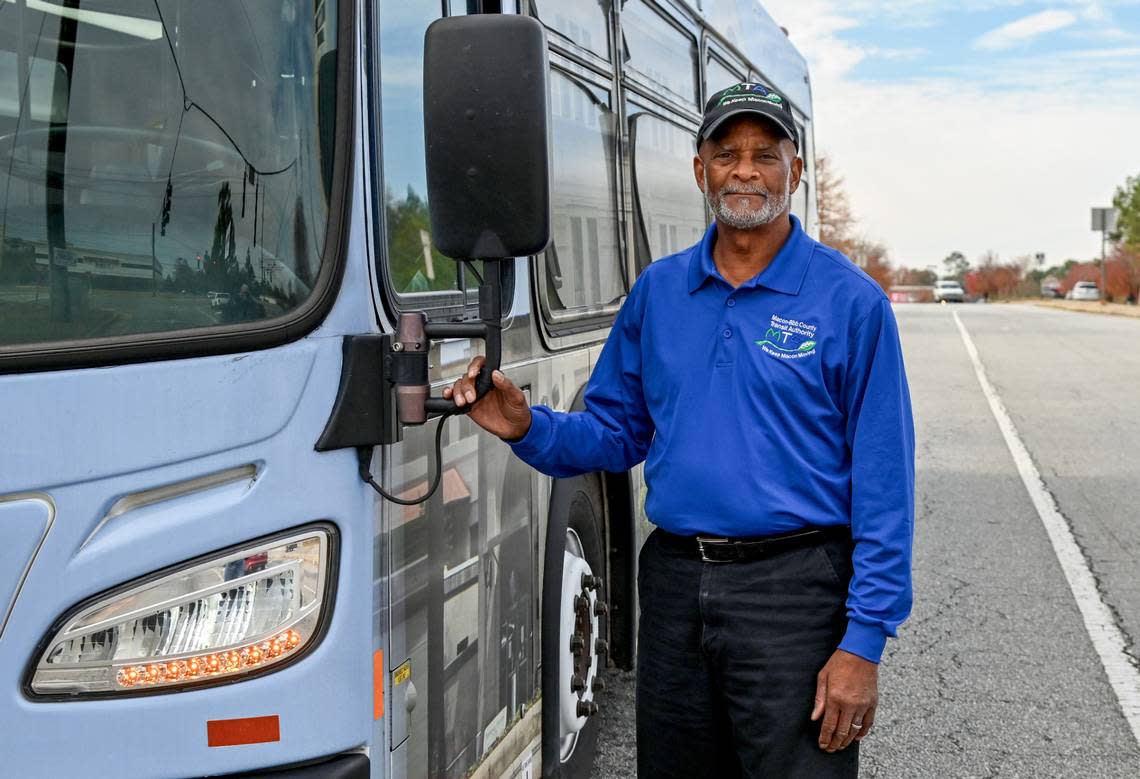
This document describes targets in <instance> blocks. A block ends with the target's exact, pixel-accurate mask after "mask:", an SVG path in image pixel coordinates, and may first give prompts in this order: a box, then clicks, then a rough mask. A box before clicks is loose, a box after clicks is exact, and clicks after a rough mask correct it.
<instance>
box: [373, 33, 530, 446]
mask: <svg viewBox="0 0 1140 779" xmlns="http://www.w3.org/2000/svg"><path fill="white" fill-rule="evenodd" d="M424 49H425V51H424V136H425V140H426V144H425V148H426V152H427V184H428V208H429V210H430V212H431V234H432V241H433V243H434V244H435V246H436V248H437V249H439V250H440V251H441V252H442V253H443V254H445V255H447V256H448V257H451V258H453V259H456V260H459V261H468V260H483V262H484V271H483V275H484V279H483V281H482V283H481V284H480V287H479V319H480V320H481V321H480V322H460V323H451V322H444V323H438V322H428V321H427V316H426V315H425V314H423V313H422V312H408V313H403V314H400V317H399V321H398V323H397V326H396V333H395V335H394V336H393V337H392V339H391V344H390V347H389V348H390V351H389V353H388V355H387V357H386V358H385V363H384V365H385V371H384V372H385V377H386V378H387V381H388V382H389V383H390V384H391V385H393V387H394V390H395V405H396V415H397V417H398V420H399V422H400V423H402V424H405V425H419V424H423V423H424V422H426V421H427V420H428V418H429V417H431V416H434V415H438V414H460V413H464V412H466V411H468V410H470V408H471V406H470V405H468V406H466V407H464V408H462V409H461V408H459V407H457V406H456V405H455V402H454V401H452V400H444V399H443V398H433V397H430V396H429V385H428V363H427V355H428V351H429V350H430V348H431V341H432V339H433V338H482V339H484V340H485V341H486V344H487V349H486V357H487V362H486V364H485V365H484V366H483V370H482V372H481V373H480V374H479V377H478V379H476V381H475V392H476V395H477V397H479V398H481V397H483V395H485V394H486V393H487V392H488V391H489V390H490V389H491V373H492V372H493V371H495V370H497V369H498V367H499V363H500V361H501V356H502V341H501V337H500V335H501V329H502V297H503V296H502V289H501V274H500V269H499V267H498V264H497V263H498V261H499V260H507V259H510V260H512V261H513V258H515V257H524V256H528V255H531V254H537V253H538V252H540V251H542V250H543V249H545V248H546V246H547V244H548V243H549V242H550V154H549V144H548V135H547V116H548V113H549V109H548V105H547V84H546V74H547V68H548V65H547V60H546V33H545V32H544V31H543V28H542V25H541V24H539V23H538V22H537V21H536V20H534V19H531V18H529V17H526V16H513V15H504V14H477V15H473V16H456V17H451V18H447V19H440V20H438V21H436V22H433V23H432V24H431V26H429V27H428V29H427V34H426V36H425V38H424Z"/></svg>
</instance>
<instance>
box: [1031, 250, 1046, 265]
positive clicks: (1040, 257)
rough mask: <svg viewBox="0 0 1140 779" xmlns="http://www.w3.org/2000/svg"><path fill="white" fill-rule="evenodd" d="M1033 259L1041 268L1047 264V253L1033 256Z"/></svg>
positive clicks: (1038, 253)
mask: <svg viewBox="0 0 1140 779" xmlns="http://www.w3.org/2000/svg"><path fill="white" fill-rule="evenodd" d="M1033 259H1035V260H1037V267H1041V266H1042V265H1044V264H1045V252H1037V254H1035V255H1033Z"/></svg>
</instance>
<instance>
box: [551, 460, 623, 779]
mask: <svg viewBox="0 0 1140 779" xmlns="http://www.w3.org/2000/svg"><path fill="white" fill-rule="evenodd" d="M604 507H605V501H604V496H603V493H602V484H601V479H600V478H599V476H598V475H597V474H586V475H583V476H577V477H574V478H571V479H560V480H558V481H556V482H555V483H554V485H553V487H552V489H551V498H550V514H549V519H548V522H547V537H546V554H545V568H544V571H543V594H542V598H543V601H542V605H543V612H542V613H543V620H542V700H543V707H542V726H543V737H542V764H543V772H542V776H543V777H544V779H553V777H559V778H560V779H588V778H589V776H590V772H591V770H592V769H593V764H594V757H595V752H596V749H597V742H598V733H599V731H600V730H601V715H600V714H599V713H598V709H597V706H598V705H600V704H601V703H602V697H603V695H602V693H601V689H600V688H601V685H595V680H601V679H602V677H604V675H605V674H604V669H605V667H606V643H605V642H606V641H607V640H608V637H609V631H608V625H607V622H608V620H607V619H606V616H605V613H606V605H605V604H606V595H605V593H606V589H605V583H604V581H598V580H597V579H600V578H601V577H602V575H603V573H604V572H605V559H606V555H605V541H604V539H605V508H604ZM588 577H597V578H596V579H590V578H588ZM548 614H549V615H557V618H556V619H550V620H548V619H547V617H546V615H548ZM599 642H600V643H599Z"/></svg>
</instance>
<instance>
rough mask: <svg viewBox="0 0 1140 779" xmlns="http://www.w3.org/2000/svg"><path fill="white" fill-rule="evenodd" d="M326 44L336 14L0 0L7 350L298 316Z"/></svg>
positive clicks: (313, 218) (289, 5)
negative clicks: (16, 346)
mask: <svg viewBox="0 0 1140 779" xmlns="http://www.w3.org/2000/svg"><path fill="white" fill-rule="evenodd" d="M335 31H336V18H335V3H334V2H332V1H331V0H328V1H327V2H326V1H325V0H321V1H320V2H316V3H313V2H311V1H310V2H307V3H301V2H299V0H283V1H282V2H274V3H260V2H248V1H247V0H224V1H223V0H196V2H193V3H189V2H182V1H181V0H158V2H141V1H138V0H116V2H101V3H89V2H75V3H71V4H67V5H58V4H53V3H47V2H41V1H40V0H0V348H3V347H5V346H14V345H25V346H26V345H28V344H33V343H41V342H55V341H74V340H80V339H91V338H107V337H112V338H113V337H119V336H128V335H133V334H139V333H153V332H164V331H182V330H186V329H190V328H202V327H210V326H215V325H224V324H234V323H241V322H250V321H257V320H263V319H269V318H272V317H276V316H282V315H284V314H286V313H288V312H289V311H290V310H291V309H293V308H294V307H296V306H298V305H299V304H300V303H301V302H303V301H304V300H305V299H306V298H307V297H308V295H309V294H310V292H311V290H312V287H313V285H314V281H315V279H316V277H317V274H318V272H319V270H320V262H321V257H320V255H321V248H322V246H323V243H324V236H325V230H326V222H327V219H328V197H329V190H330V178H331V171H332V152H331V149H332V138H333V131H332V130H333V128H332V123H333V118H334V111H333V109H332V105H333V96H334V95H335V93H336V85H335V83H334V80H335V74H336V68H335V66H334V64H333V63H334V61H335V56H334V55H335V49H336V40H335Z"/></svg>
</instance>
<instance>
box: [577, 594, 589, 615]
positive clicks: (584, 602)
mask: <svg viewBox="0 0 1140 779" xmlns="http://www.w3.org/2000/svg"><path fill="white" fill-rule="evenodd" d="M589 609H590V599H589V598H587V597H586V596H585V595H575V596H574V611H580V612H586V611H589Z"/></svg>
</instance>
